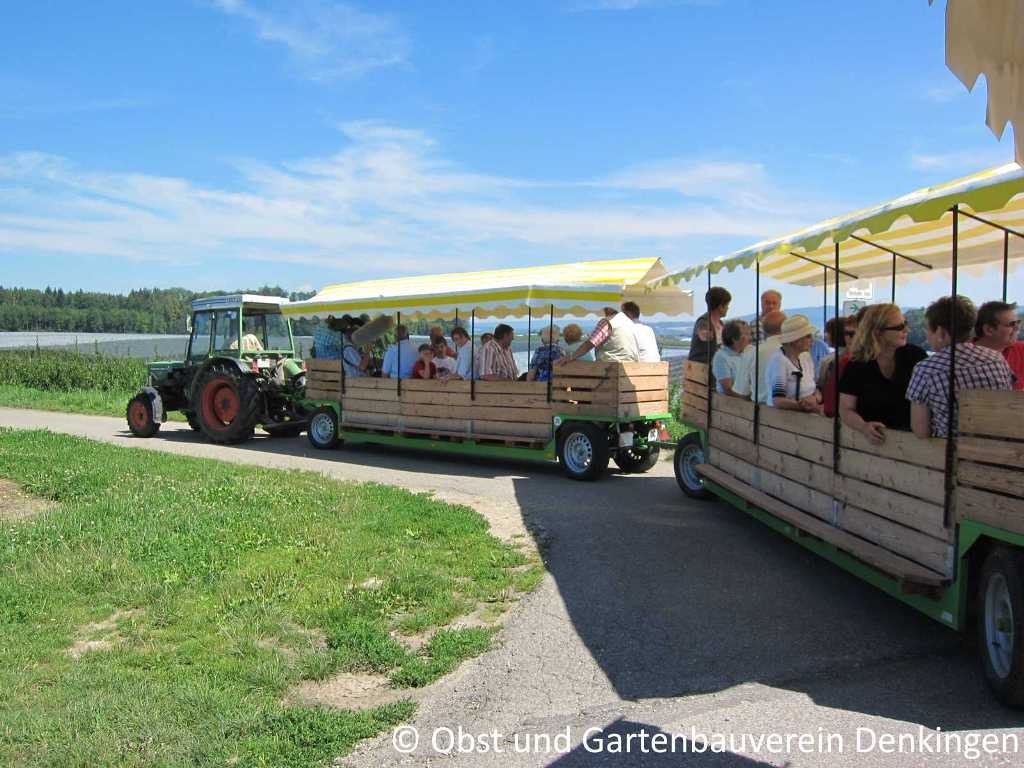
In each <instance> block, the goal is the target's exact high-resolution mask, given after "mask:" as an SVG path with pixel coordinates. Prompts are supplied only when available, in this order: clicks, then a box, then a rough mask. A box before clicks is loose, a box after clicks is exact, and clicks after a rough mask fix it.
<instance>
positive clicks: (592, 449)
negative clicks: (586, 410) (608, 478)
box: [558, 423, 609, 480]
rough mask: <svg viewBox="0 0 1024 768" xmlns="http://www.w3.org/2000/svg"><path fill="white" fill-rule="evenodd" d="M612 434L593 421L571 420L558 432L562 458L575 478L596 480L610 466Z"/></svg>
mask: <svg viewBox="0 0 1024 768" xmlns="http://www.w3.org/2000/svg"><path fill="white" fill-rule="evenodd" d="M608 454H609V451H608V435H607V434H606V433H605V432H604V430H602V429H600V428H599V427H597V426H595V425H593V424H578V423H569V424H566V425H565V426H563V427H562V429H561V430H560V431H559V433H558V460H559V462H561V464H562V470H563V471H564V472H565V474H566V476H567V477H569V478H571V479H572V480H596V479H598V478H599V477H601V475H603V474H604V471H605V470H606V469H608V458H609V455H608Z"/></svg>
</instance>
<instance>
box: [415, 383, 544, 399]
mask: <svg viewBox="0 0 1024 768" xmlns="http://www.w3.org/2000/svg"><path fill="white" fill-rule="evenodd" d="M423 383H424V384H429V383H430V382H428V381H425V382H423ZM442 383H443V382H442ZM455 384H464V385H465V391H467V392H468V391H469V384H470V382H468V381H450V382H447V386H449V387H451V386H453V385H455ZM476 392H477V394H479V395H514V396H516V397H518V396H527V397H539V396H542V395H543V396H546V395H547V393H548V385H547V382H544V381H478V382H477V383H476Z"/></svg>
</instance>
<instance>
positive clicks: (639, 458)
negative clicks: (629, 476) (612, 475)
mask: <svg viewBox="0 0 1024 768" xmlns="http://www.w3.org/2000/svg"><path fill="white" fill-rule="evenodd" d="M660 454H661V449H660V448H658V446H656V445H651V446H648V447H647V448H619V450H617V451H616V452H615V456H614V457H613V459H614V461H615V464H616V465H617V466H618V468H619V469H621V470H622V471H623V472H631V473H640V472H648V471H650V470H651V469H653V468H654V466H655V465H656V464H657V463H658V456H659V455H660Z"/></svg>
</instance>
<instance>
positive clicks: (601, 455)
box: [306, 359, 669, 479]
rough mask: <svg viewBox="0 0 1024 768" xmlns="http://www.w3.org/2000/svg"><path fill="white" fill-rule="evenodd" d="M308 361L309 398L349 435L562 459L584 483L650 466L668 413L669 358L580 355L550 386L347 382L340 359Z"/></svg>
mask: <svg viewBox="0 0 1024 768" xmlns="http://www.w3.org/2000/svg"><path fill="white" fill-rule="evenodd" d="M306 366H307V369H308V374H307V375H308V380H307V385H306V397H307V398H308V399H309V400H311V401H315V402H316V405H317V407H319V408H320V409H321V410H323V409H329V410H331V411H332V412H333V414H334V419H335V420H336V422H337V423H336V426H334V427H333V428H334V429H337V430H338V432H337V434H338V438H339V439H341V440H345V441H348V442H384V443H390V444H401V445H405V446H408V447H416V448H424V447H426V448H432V449H442V450H443V449H448V450H452V449H469V450H471V451H475V452H488V453H491V454H492V455H495V451H497V452H498V453H499V454H502V453H503V455H508V456H515V457H520V458H522V457H526V458H535V459H537V458H539V459H554V458H558V459H559V460H560V461H561V462H562V463H563V464H564V465H565V466H566V468H567V472H569V474H570V476H573V477H576V476H580V477H583V478H585V479H593V478H595V477H597V476H598V475H600V473H601V472H603V471H604V468H605V467H606V466H607V463H608V459H609V458H612V459H614V460H615V461H616V463H617V464H618V465H619V466H620V467H621V468H623V469H625V470H628V471H633V472H636V471H646V470H647V469H649V468H650V467H651V466H653V464H654V461H656V460H657V456H658V448H657V446H655V445H652V443H655V442H657V441H658V439H659V438H660V433H661V429H662V425H661V423H660V421H661V420H662V419H667V418H668V410H669V409H668V363H611V362H585V361H576V362H572V363H567V364H565V365H563V366H559V367H557V368H556V369H555V376H554V378H553V380H552V382H551V384H550V386H549V385H548V384H547V383H546V382H531V381H443V380H416V379H383V378H369V377H360V378H352V377H348V378H346V377H344V376H343V373H342V367H341V363H340V361H337V360H315V359H310V360H307V361H306ZM328 426H330V425H328ZM311 434H313V435H314V437H316V433H315V432H314V433H311ZM396 441H397V442H396ZM574 446H575V447H576V448H577V449H578V451H582V452H583V453H582V455H573V454H572V453H571V452H572V450H573V447H574ZM567 452H568V453H567ZM588 452H589V457H588V456H587V453H588Z"/></svg>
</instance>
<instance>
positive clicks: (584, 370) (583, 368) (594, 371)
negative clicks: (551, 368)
mask: <svg viewBox="0 0 1024 768" xmlns="http://www.w3.org/2000/svg"><path fill="white" fill-rule="evenodd" d="M614 366H615V363H607V362H604V361H602V360H596V361H595V360H573V361H572V362H570V363H561V364H558V365H556V366H555V380H556V381H557V380H558V377H559V376H597V377H604V376H605V375H606V374H607V373H608V371H609V369H610V368H613V367H614ZM615 375H616V376H618V370H617V369H616V372H615Z"/></svg>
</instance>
